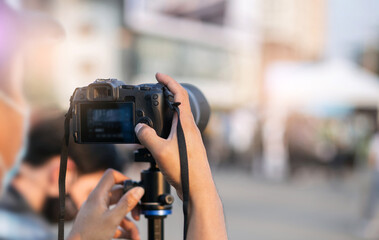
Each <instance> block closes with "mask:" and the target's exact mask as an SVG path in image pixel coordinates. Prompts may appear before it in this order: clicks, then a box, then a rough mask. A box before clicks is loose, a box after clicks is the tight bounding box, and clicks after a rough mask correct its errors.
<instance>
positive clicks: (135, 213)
mask: <svg viewBox="0 0 379 240" xmlns="http://www.w3.org/2000/svg"><path fill="white" fill-rule="evenodd" d="M140 215H141V205H139V204H138V205H137V206H136V207H135V208H133V209H132V217H133V219H134V220H136V221H139V220H140Z"/></svg>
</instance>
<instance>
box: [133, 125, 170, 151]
mask: <svg viewBox="0 0 379 240" xmlns="http://www.w3.org/2000/svg"><path fill="white" fill-rule="evenodd" d="M134 131H135V132H136V136H137V138H138V140H139V141H140V142H141V144H142V145H143V146H144V147H145V148H147V149H148V150H149V151H150V152H151V153H152V154H153V155H154V154H155V153H157V152H158V151H159V150H160V149H161V146H162V144H163V141H164V139H163V138H161V137H159V136H158V135H157V133H156V132H155V130H154V129H153V128H151V127H149V126H148V125H146V124H143V123H138V124H137V125H136V127H135V129H134Z"/></svg>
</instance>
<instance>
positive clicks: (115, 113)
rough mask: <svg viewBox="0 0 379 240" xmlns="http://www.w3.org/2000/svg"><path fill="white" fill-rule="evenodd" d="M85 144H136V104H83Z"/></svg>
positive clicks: (82, 128) (81, 109)
mask: <svg viewBox="0 0 379 240" xmlns="http://www.w3.org/2000/svg"><path fill="white" fill-rule="evenodd" d="M80 111H81V116H82V119H81V130H82V131H81V132H82V134H81V138H82V141H83V142H98V143H100V142H103V143H104V142H107V143H134V142H135V133H134V103H133V102H126V103H114V102H113V103H89V104H81V106H80Z"/></svg>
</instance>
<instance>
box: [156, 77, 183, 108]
mask: <svg viewBox="0 0 379 240" xmlns="http://www.w3.org/2000/svg"><path fill="white" fill-rule="evenodd" d="M155 78H156V79H157V80H158V82H160V83H162V84H163V85H165V86H167V88H168V89H169V90H170V92H172V93H173V94H174V99H175V101H176V102H181V104H183V105H185V106H189V98H188V93H187V91H186V90H185V89H184V87H182V85H180V84H179V83H178V82H177V81H175V80H174V79H173V78H172V77H170V76H169V75H166V74H163V73H156V74H155Z"/></svg>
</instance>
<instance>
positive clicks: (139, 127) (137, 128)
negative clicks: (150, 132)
mask: <svg viewBox="0 0 379 240" xmlns="http://www.w3.org/2000/svg"><path fill="white" fill-rule="evenodd" d="M142 127H143V124H142V123H138V124H137V125H136V127H135V128H134V131H135V132H136V134H137V133H138V131H139V130H140V129H141V128H142Z"/></svg>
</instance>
